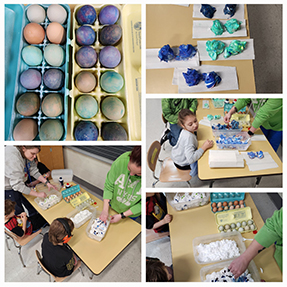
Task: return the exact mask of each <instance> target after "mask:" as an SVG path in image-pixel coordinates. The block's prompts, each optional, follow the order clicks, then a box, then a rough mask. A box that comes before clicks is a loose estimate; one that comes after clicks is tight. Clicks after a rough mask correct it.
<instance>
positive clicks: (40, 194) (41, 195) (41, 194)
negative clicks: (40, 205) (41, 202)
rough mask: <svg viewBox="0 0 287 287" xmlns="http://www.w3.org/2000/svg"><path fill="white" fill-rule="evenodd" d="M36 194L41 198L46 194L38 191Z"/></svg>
mask: <svg viewBox="0 0 287 287" xmlns="http://www.w3.org/2000/svg"><path fill="white" fill-rule="evenodd" d="M37 196H38V197H42V198H46V197H47V194H46V193H45V192H38V194H37Z"/></svg>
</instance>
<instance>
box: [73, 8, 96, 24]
mask: <svg viewBox="0 0 287 287" xmlns="http://www.w3.org/2000/svg"><path fill="white" fill-rule="evenodd" d="M76 18H77V21H78V23H79V24H80V25H83V24H91V25H93V24H94V22H95V21H96V19H97V12H96V10H95V8H94V7H93V6H91V5H84V6H82V7H81V8H80V9H79V10H78V12H77V14H76Z"/></svg>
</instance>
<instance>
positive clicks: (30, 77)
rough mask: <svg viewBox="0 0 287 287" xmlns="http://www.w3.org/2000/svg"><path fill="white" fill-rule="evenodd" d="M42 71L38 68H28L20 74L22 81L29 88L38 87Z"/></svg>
mask: <svg viewBox="0 0 287 287" xmlns="http://www.w3.org/2000/svg"><path fill="white" fill-rule="evenodd" d="M41 79H42V76H41V73H40V72H39V71H38V70H36V69H28V70H26V71H24V72H23V73H22V74H21V75H20V83H21V85H22V86H23V87H24V88H26V89H27V90H34V89H37V88H38V87H39V86H40V84H41Z"/></svg>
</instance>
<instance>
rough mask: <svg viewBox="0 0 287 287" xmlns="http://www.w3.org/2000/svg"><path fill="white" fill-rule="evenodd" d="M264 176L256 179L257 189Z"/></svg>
mask: <svg viewBox="0 0 287 287" xmlns="http://www.w3.org/2000/svg"><path fill="white" fill-rule="evenodd" d="M261 178H262V176H257V177H256V183H255V187H258V185H259V183H260V181H261Z"/></svg>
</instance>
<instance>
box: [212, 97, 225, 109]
mask: <svg viewBox="0 0 287 287" xmlns="http://www.w3.org/2000/svg"><path fill="white" fill-rule="evenodd" d="M211 101H212V104H213V106H214V108H215V109H220V108H223V106H224V101H225V99H219V98H214V99H211Z"/></svg>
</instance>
